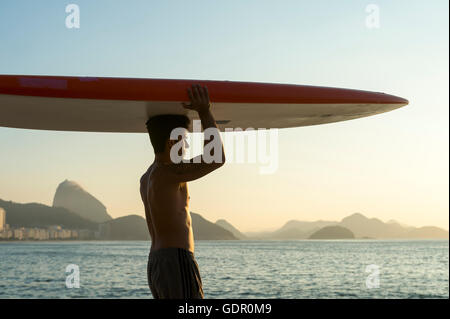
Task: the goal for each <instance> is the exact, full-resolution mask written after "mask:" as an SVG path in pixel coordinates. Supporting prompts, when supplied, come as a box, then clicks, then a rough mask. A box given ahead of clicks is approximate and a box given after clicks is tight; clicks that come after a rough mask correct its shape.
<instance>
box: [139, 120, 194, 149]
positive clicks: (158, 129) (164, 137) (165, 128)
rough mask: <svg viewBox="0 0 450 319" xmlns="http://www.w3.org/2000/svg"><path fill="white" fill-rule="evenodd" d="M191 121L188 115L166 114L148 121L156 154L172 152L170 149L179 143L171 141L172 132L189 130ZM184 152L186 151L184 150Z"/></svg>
mask: <svg viewBox="0 0 450 319" xmlns="http://www.w3.org/2000/svg"><path fill="white" fill-rule="evenodd" d="M189 124H190V120H189V118H188V117H187V116H186V115H174V114H165V115H157V116H153V117H151V118H149V119H148V121H147V122H146V123H145V125H147V130H148V134H149V135H150V141H151V142H152V145H153V149H154V150H155V154H161V153H164V152H170V148H171V147H172V145H173V144H175V143H176V142H177V141H171V140H170V133H171V132H172V130H174V129H176V128H178V127H182V128H185V129H186V130H187V129H188V128H189ZM183 151H184V150H183Z"/></svg>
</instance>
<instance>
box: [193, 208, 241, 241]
mask: <svg viewBox="0 0 450 319" xmlns="http://www.w3.org/2000/svg"><path fill="white" fill-rule="evenodd" d="M191 217H192V229H193V231H194V238H195V239H196V240H213V239H220V240H225V239H226V240H228V239H238V238H237V237H235V236H234V235H233V234H232V233H231V232H230V231H228V230H226V229H224V228H222V227H221V226H219V225H216V224H214V223H211V222H210V221H208V220H206V219H204V218H203V217H202V216H200V215H199V214H196V213H192V212H191Z"/></svg>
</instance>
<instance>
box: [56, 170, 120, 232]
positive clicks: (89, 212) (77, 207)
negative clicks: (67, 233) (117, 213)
mask: <svg viewBox="0 0 450 319" xmlns="http://www.w3.org/2000/svg"><path fill="white" fill-rule="evenodd" d="M53 207H64V208H66V209H68V210H70V211H72V212H74V213H76V214H78V215H79V216H81V217H83V218H85V219H88V220H90V221H93V222H96V223H103V222H106V221H109V220H111V219H112V217H111V216H109V214H108V212H107V211H106V207H105V206H104V205H103V204H102V203H101V202H100V201H99V200H98V199H97V198H95V197H94V196H92V195H91V194H89V193H88V192H86V191H85V190H84V189H83V188H82V187H81V186H80V185H78V184H77V183H76V182H73V181H69V180H67V179H66V180H65V181H64V182H62V183H61V184H59V185H58V188H57V189H56V193H55V196H54V199H53Z"/></svg>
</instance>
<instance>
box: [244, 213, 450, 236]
mask: <svg viewBox="0 0 450 319" xmlns="http://www.w3.org/2000/svg"><path fill="white" fill-rule="evenodd" d="M331 225H338V226H342V227H345V228H347V229H349V230H350V231H351V232H352V233H353V234H354V236H355V237H356V238H371V239H448V238H449V234H448V231H447V230H444V229H442V228H438V227H431V226H426V227H420V228H415V227H410V226H405V225H403V224H400V223H398V222H396V221H393V220H390V221H388V222H386V223H385V222H383V221H381V220H379V219H377V218H367V217H366V216H364V215H363V214H360V213H355V214H352V215H350V216H347V217H345V218H343V219H342V220H341V221H340V222H339V221H316V222H305V221H298V220H291V221H289V222H287V223H286V224H284V225H283V226H282V227H281V228H279V229H278V230H275V231H273V232H261V233H245V235H247V237H249V238H250V239H307V238H309V237H310V236H311V235H312V234H313V233H314V232H316V231H318V230H319V229H321V228H323V227H326V226H331Z"/></svg>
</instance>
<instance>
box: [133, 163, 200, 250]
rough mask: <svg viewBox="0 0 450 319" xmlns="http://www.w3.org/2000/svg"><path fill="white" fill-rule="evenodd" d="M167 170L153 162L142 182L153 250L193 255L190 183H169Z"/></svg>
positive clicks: (141, 190) (142, 194) (142, 193)
mask: <svg viewBox="0 0 450 319" xmlns="http://www.w3.org/2000/svg"><path fill="white" fill-rule="evenodd" d="M165 171H166V167H165V164H162V163H158V162H154V163H153V164H152V165H151V166H150V167H149V169H148V170H147V172H146V173H145V174H144V175H143V176H142V177H141V181H140V183H141V186H140V192H141V197H142V201H143V203H144V208H145V216H146V219H147V225H148V229H149V231H150V235H151V238H152V246H151V250H152V251H153V250H157V249H160V248H167V247H177V248H184V249H186V250H189V251H191V252H194V236H193V231H192V225H191V215H190V213H189V192H188V186H187V183H186V182H182V183H180V182H173V181H168V180H167V178H166V179H165V178H164V176H165Z"/></svg>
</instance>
